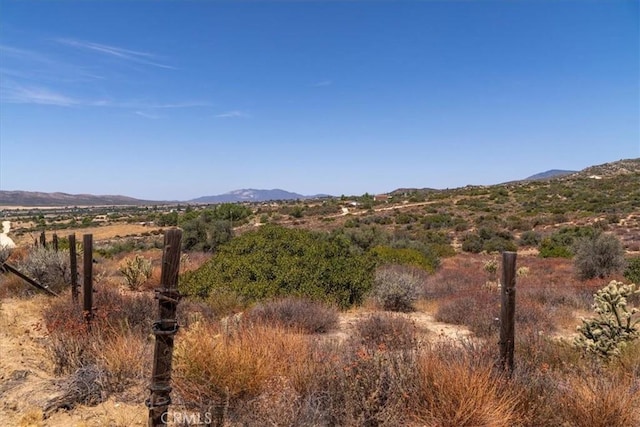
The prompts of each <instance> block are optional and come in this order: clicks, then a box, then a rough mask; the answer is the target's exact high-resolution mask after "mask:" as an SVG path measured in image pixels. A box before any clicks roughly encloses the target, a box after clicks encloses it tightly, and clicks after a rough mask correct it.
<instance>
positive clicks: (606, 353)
mask: <svg viewBox="0 0 640 427" xmlns="http://www.w3.org/2000/svg"><path fill="white" fill-rule="evenodd" d="M639 292H640V291H639V290H638V289H637V287H636V285H633V284H631V285H625V284H624V283H622V282H617V281H615V280H612V281H611V282H610V283H609V284H608V285H607V286H605V287H604V288H602V289H600V290H599V291H598V292H596V294H595V295H594V304H593V310H594V311H595V312H596V317H594V318H592V319H584V320H583V321H582V325H580V326H579V327H578V332H579V333H580V335H579V336H578V337H577V338H576V340H575V345H576V346H578V347H580V348H583V349H584V350H586V351H587V352H588V353H591V354H595V355H597V356H599V357H601V358H603V359H605V360H608V359H610V358H611V357H613V356H616V355H619V354H620V350H621V348H622V347H624V345H625V344H626V343H628V342H630V341H633V340H635V339H637V338H638V337H640V331H639V330H638V328H637V325H638V324H639V323H640V319H638V318H635V319H634V317H635V316H634V315H635V314H636V313H637V312H638V309H637V308H630V309H629V308H627V299H628V298H629V297H631V296H632V295H634V294H637V293H639Z"/></svg>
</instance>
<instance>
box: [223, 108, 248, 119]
mask: <svg viewBox="0 0 640 427" xmlns="http://www.w3.org/2000/svg"><path fill="white" fill-rule="evenodd" d="M216 117H217V118H219V119H234V118H249V117H251V115H250V114H248V113H245V112H244V111H238V110H234V111H227V112H225V113H220V114H217V115H216Z"/></svg>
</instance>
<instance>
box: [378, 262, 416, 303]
mask: <svg viewBox="0 0 640 427" xmlns="http://www.w3.org/2000/svg"><path fill="white" fill-rule="evenodd" d="M423 283H424V277H422V276H421V275H420V273H419V271H416V270H412V269H410V268H407V267H402V266H398V265H390V266H386V267H381V268H379V269H378V271H376V277H375V281H374V285H373V289H372V291H371V296H372V298H373V300H374V302H375V303H376V304H377V305H378V306H379V307H381V308H383V309H384V310H389V311H402V312H407V311H413V304H414V303H415V301H416V300H417V299H418V297H419V296H420V291H421V289H422V285H423Z"/></svg>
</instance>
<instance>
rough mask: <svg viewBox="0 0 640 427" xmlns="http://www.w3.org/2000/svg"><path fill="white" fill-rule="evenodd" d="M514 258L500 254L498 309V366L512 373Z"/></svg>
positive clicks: (514, 290) (506, 253) (506, 254)
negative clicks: (500, 289) (499, 300)
mask: <svg viewBox="0 0 640 427" xmlns="http://www.w3.org/2000/svg"><path fill="white" fill-rule="evenodd" d="M516 256H517V254H516V253H515V252H503V253H502V298H501V307H500V365H501V366H502V368H503V369H508V370H509V373H510V374H511V373H512V372H513V350H514V340H515V317H516Z"/></svg>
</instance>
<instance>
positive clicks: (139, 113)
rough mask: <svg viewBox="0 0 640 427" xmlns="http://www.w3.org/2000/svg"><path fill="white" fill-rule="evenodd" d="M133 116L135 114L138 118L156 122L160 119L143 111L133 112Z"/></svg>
mask: <svg viewBox="0 0 640 427" xmlns="http://www.w3.org/2000/svg"><path fill="white" fill-rule="evenodd" d="M135 114H137V115H138V116H140V117H144V118H145V119H152V120H158V119H160V118H161V117H160V116H158V115H157V114H149V113H145V112H144V111H135Z"/></svg>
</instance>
